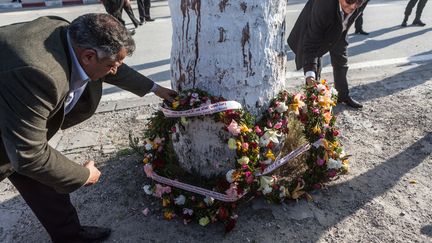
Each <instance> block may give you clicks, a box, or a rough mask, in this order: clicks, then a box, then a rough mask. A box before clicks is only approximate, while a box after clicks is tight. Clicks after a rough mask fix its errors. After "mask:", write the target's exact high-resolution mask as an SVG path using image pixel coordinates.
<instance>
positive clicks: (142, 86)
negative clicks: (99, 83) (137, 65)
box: [103, 64, 154, 96]
mask: <svg viewBox="0 0 432 243" xmlns="http://www.w3.org/2000/svg"><path fill="white" fill-rule="evenodd" d="M103 81H104V82H107V83H109V84H112V85H115V86H117V87H119V88H121V89H124V90H127V91H129V92H132V93H134V94H136V95H138V96H144V95H145V94H147V93H149V92H150V89H151V88H152V87H153V84H154V82H153V81H152V80H151V79H149V78H147V77H146V76H144V75H142V74H141V73H139V72H137V71H135V70H134V69H132V68H131V67H129V66H128V65H126V64H123V65H121V66H120V67H119V68H118V70H117V73H116V74H115V75H108V76H106V77H105V78H104V79H103Z"/></svg>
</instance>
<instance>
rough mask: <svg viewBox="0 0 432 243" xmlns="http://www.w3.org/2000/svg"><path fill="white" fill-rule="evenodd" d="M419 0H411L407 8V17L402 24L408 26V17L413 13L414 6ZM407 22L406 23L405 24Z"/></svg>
mask: <svg viewBox="0 0 432 243" xmlns="http://www.w3.org/2000/svg"><path fill="white" fill-rule="evenodd" d="M417 1H418V0H410V1H409V2H408V4H407V6H406V8H405V13H404V14H405V17H404V20H403V22H402V26H406V22H407V21H408V17H409V16H410V15H411V13H412V10H413V8H414V6H415V5H416V3H417ZM404 24H405V25H404Z"/></svg>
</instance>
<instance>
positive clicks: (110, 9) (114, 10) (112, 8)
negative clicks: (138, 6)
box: [102, 0, 139, 27]
mask: <svg viewBox="0 0 432 243" xmlns="http://www.w3.org/2000/svg"><path fill="white" fill-rule="evenodd" d="M102 3H103V5H104V7H105V10H106V11H107V13H109V14H111V15H112V16H114V18H116V19H118V21H120V23H122V24H123V25H126V22H125V21H124V20H123V18H122V14H123V9H124V10H125V12H126V13H127V15H128V16H129V18H130V19H131V21H132V23H133V25H134V26H135V27H138V24H139V20H138V19H136V18H135V15H134V13H133V10H132V7H131V5H127V4H125V1H124V0H104V1H103V2H102Z"/></svg>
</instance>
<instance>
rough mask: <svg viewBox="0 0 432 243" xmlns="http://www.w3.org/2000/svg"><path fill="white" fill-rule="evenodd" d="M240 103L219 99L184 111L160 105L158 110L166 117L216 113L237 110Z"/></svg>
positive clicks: (239, 107)
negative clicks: (219, 100)
mask: <svg viewBox="0 0 432 243" xmlns="http://www.w3.org/2000/svg"><path fill="white" fill-rule="evenodd" d="M241 108H242V105H241V104H240V103H238V102H237V101H233V100H230V101H221V102H217V103H213V104H210V105H204V106H201V107H198V108H195V109H190V110H185V111H174V110H170V109H167V108H163V107H161V108H160V110H161V111H162V112H163V113H164V115H165V116H166V117H191V116H203V115H209V114H214V113H218V112H221V111H227V110H238V109H241Z"/></svg>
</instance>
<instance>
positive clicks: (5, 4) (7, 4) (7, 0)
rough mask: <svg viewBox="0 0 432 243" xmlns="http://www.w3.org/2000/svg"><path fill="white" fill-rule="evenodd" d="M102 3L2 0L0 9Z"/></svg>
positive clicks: (72, 0) (84, 0)
mask: <svg viewBox="0 0 432 243" xmlns="http://www.w3.org/2000/svg"><path fill="white" fill-rule="evenodd" d="M94 3H100V1H99V0H21V2H18V1H15V2H12V1H11V0H0V9H20V8H34V7H62V6H68V5H78V4H94Z"/></svg>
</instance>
